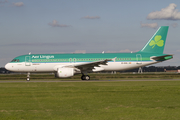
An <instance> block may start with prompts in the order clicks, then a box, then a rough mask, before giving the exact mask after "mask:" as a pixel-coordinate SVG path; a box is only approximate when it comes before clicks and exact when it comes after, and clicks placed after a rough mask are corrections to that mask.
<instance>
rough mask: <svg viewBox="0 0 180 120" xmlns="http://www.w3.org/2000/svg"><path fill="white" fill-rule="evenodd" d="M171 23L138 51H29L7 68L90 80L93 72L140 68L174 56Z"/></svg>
mask: <svg viewBox="0 0 180 120" xmlns="http://www.w3.org/2000/svg"><path fill="white" fill-rule="evenodd" d="M168 28H169V27H168V26H162V27H160V28H159V29H158V30H157V31H156V33H155V34H154V35H153V36H152V38H151V39H150V40H149V41H148V43H147V44H146V45H145V46H144V47H143V48H142V49H141V50H140V51H139V52H136V53H86V54H83V53H82V54H27V55H21V56H18V57H16V58H14V59H13V60H12V61H11V62H10V63H7V64H6V65H5V68H6V69H7V70H10V71H14V72H27V80H30V73H36V72H54V73H55V76H56V77H59V78H66V77H72V76H74V75H75V74H78V73H81V74H82V77H81V79H82V80H89V79H90V76H89V75H87V74H88V73H89V72H98V71H122V70H129V69H134V68H139V67H143V66H147V65H151V64H155V63H159V62H163V61H166V60H169V59H171V58H173V55H170V54H164V53H163V51H164V46H165V42H166V36H167V32H168Z"/></svg>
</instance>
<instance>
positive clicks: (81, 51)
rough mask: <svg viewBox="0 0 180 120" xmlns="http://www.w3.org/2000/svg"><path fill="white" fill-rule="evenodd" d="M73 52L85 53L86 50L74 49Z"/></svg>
mask: <svg viewBox="0 0 180 120" xmlns="http://www.w3.org/2000/svg"><path fill="white" fill-rule="evenodd" d="M73 53H86V50H76V51H75V52H73Z"/></svg>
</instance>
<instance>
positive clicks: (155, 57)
mask: <svg viewBox="0 0 180 120" xmlns="http://www.w3.org/2000/svg"><path fill="white" fill-rule="evenodd" d="M172 58H173V55H163V56H153V57H151V59H153V60H157V61H158V60H169V59H172Z"/></svg>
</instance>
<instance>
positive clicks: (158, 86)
mask: <svg viewBox="0 0 180 120" xmlns="http://www.w3.org/2000/svg"><path fill="white" fill-rule="evenodd" d="M179 118H180V81H173V80H172V81H119V82H113V81H106V82H97V81H96V82H93V81H91V82H87V81H85V82H18V83H17V82H14V83H13V82H8V83H0V119H1V120H36V119H37V120H41V119H42V120H44V119H48V120H179Z"/></svg>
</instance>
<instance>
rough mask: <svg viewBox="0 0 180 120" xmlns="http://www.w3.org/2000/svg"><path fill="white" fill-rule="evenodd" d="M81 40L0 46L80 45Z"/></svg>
mask: <svg viewBox="0 0 180 120" xmlns="http://www.w3.org/2000/svg"><path fill="white" fill-rule="evenodd" d="M78 45H80V43H79V42H61V43H12V44H5V45H0V46H78Z"/></svg>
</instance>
